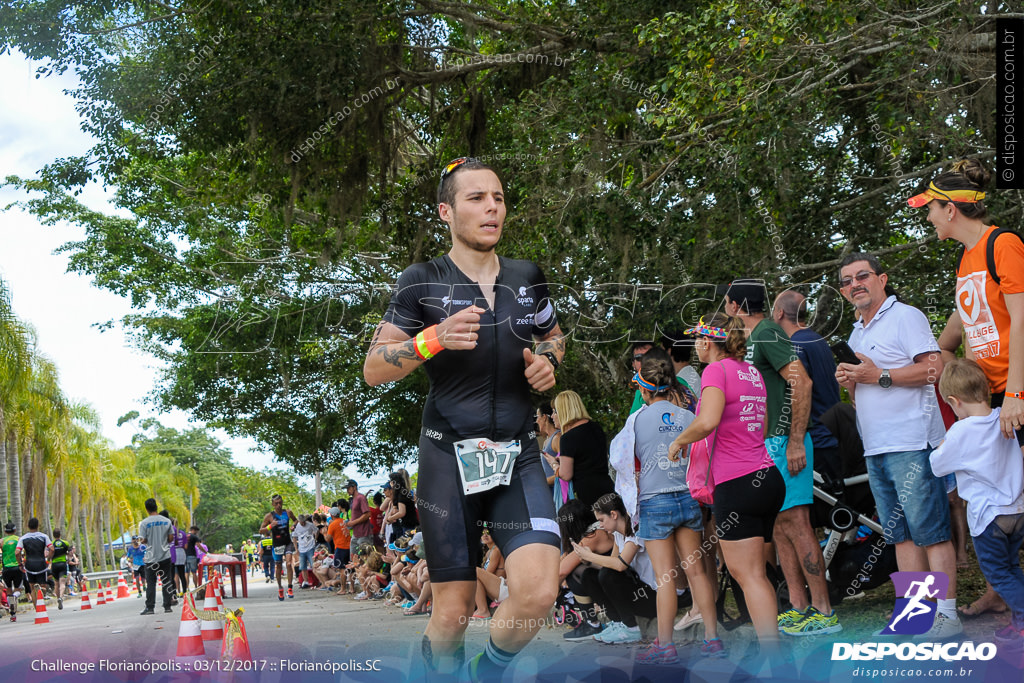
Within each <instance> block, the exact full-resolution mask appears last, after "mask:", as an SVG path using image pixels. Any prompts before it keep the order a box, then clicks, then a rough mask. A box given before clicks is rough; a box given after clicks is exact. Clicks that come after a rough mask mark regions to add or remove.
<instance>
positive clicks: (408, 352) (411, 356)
mask: <svg viewBox="0 0 1024 683" xmlns="http://www.w3.org/2000/svg"><path fill="white" fill-rule="evenodd" d="M415 343H416V340H415V339H407V340H406V341H404V342H402V343H401V344H387V345H385V346H381V347H380V350H379V351H378V353H380V354H381V355H382V356H384V360H385V362H387V363H389V364H391V365H394V366H395V367H396V368H400V367H402V366H403V365H404V364H405V361H406V360H419V359H420V357H419V356H418V355H416V349H415V348H414V345H415Z"/></svg>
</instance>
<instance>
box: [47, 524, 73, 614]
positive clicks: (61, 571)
mask: <svg viewBox="0 0 1024 683" xmlns="http://www.w3.org/2000/svg"><path fill="white" fill-rule="evenodd" d="M71 547H72V546H71V544H70V543H68V542H67V541H65V540H64V539H62V538H61V537H60V529H54V530H53V559H52V560H51V564H50V572H51V573H52V574H53V581H54V584H55V586H54V588H55V589H56V593H57V609H64V587H65V586H66V585H67V580H68V553H69V552H70V551H71Z"/></svg>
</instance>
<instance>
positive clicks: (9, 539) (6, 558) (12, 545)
mask: <svg viewBox="0 0 1024 683" xmlns="http://www.w3.org/2000/svg"><path fill="white" fill-rule="evenodd" d="M0 546H2V547H3V563H4V566H5V567H17V566H18V559H17V558H16V557H15V556H14V550H15V549H16V548H17V547H18V537H17V536H6V537H4V539H3V540H2V541H0Z"/></svg>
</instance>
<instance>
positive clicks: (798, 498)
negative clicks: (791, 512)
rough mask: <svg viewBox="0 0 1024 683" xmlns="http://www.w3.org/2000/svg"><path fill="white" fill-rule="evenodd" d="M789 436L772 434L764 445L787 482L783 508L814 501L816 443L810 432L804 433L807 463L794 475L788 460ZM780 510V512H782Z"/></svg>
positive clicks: (786, 508)
mask: <svg viewBox="0 0 1024 683" xmlns="http://www.w3.org/2000/svg"><path fill="white" fill-rule="evenodd" d="M788 445H789V437H788V436H771V437H768V438H767V439H765V440H764V447H765V448H767V449H768V455H770V456H771V457H772V462H774V463H775V468H776V469H777V470H778V471H779V474H781V475H782V481H784V482H785V483H786V500H784V501H783V502H782V510H788V509H789V508H792V507H796V506H798V505H810V504H811V503H813V502H814V443H813V442H812V441H811V434H810V432H805V433H804V452H805V453H807V465H806V466H805V467H804V468H803V469H802V470H800V471H799V472H797V473H796V476H795V477H794V476H793V475H792V474H790V473H789V462H788V461H787V460H786V447H787V446H788ZM782 510H779V512H782Z"/></svg>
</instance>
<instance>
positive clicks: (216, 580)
mask: <svg viewBox="0 0 1024 683" xmlns="http://www.w3.org/2000/svg"><path fill="white" fill-rule="evenodd" d="M213 593H214V595H216V596H217V611H218V612H220V613H221V614H223V613H224V612H227V610H226V609H225V608H224V584H222V583H221V582H220V572H217V573H216V574H214V576H213Z"/></svg>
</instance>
